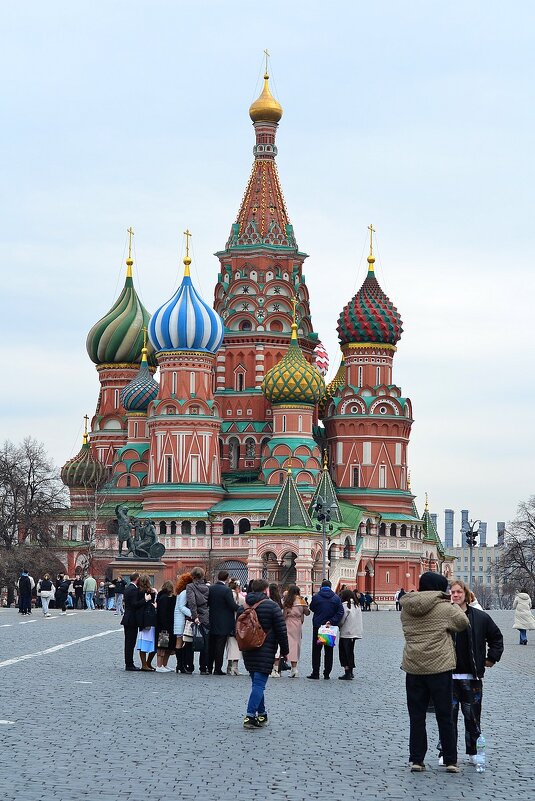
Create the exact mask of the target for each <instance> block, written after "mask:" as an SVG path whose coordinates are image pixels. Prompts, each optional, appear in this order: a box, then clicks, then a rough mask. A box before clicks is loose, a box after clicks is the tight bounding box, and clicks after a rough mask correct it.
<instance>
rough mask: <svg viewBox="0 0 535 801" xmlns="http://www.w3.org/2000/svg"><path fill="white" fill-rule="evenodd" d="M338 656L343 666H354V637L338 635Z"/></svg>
mask: <svg viewBox="0 0 535 801" xmlns="http://www.w3.org/2000/svg"><path fill="white" fill-rule="evenodd" d="M338 658H339V659H340V664H341V665H342V667H343V668H348V669H349V670H354V668H355V637H340V639H339V640H338Z"/></svg>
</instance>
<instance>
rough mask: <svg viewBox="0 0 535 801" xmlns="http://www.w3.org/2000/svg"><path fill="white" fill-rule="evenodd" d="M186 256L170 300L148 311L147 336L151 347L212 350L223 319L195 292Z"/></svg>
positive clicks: (218, 339)
mask: <svg viewBox="0 0 535 801" xmlns="http://www.w3.org/2000/svg"><path fill="white" fill-rule="evenodd" d="M190 263H191V259H190V258H189V257H188V256H186V258H185V259H184V264H185V266H186V269H185V270H184V278H183V279H182V283H181V285H180V287H179V288H178V290H177V291H176V292H175V294H174V295H173V297H172V298H171V300H168V301H167V303H164V305H163V306H160V308H159V309H158V310H157V311H156V312H155V313H154V314H153V315H152V317H151V319H150V323H149V339H150V341H151V342H152V345H153V347H154V350H155V351H162V350H200V351H207V352H208V353H215V352H216V351H217V350H218V349H219V347H220V346H221V343H222V341H223V320H222V319H221V317H220V316H219V314H217V313H216V312H215V311H214V310H213V309H211V308H210V306H208V305H207V304H206V303H205V302H204V300H203V299H202V298H201V297H200V295H199V294H198V293H197V292H196V290H195V288H194V286H193V284H192V283H191V278H190V274H189V265H190Z"/></svg>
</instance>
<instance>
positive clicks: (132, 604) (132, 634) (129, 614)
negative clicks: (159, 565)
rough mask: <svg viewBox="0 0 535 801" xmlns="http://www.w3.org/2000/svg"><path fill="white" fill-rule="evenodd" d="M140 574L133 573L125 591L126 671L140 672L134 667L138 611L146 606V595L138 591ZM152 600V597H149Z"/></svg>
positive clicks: (123, 620)
mask: <svg viewBox="0 0 535 801" xmlns="http://www.w3.org/2000/svg"><path fill="white" fill-rule="evenodd" d="M138 581H139V573H132V575H131V576H130V584H129V585H128V586H127V588H126V589H125V591H124V615H123V617H122V619H121V625H122V626H124V665H125V667H124V669H125V670H139V668H138V667H136V666H135V665H134V648H135V647H136V639H137V632H138V625H137V610H138V609H141V607H142V606H144V604H145V599H146V595H145V594H144V593H142V592H141V591H140V590H138V586H137V584H138ZM149 598H150V595H149Z"/></svg>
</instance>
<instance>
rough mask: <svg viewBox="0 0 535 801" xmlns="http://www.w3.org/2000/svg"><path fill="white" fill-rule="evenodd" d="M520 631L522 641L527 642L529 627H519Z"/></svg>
mask: <svg viewBox="0 0 535 801" xmlns="http://www.w3.org/2000/svg"><path fill="white" fill-rule="evenodd" d="M518 633H519V634H520V642H527V641H528V632H527V629H518Z"/></svg>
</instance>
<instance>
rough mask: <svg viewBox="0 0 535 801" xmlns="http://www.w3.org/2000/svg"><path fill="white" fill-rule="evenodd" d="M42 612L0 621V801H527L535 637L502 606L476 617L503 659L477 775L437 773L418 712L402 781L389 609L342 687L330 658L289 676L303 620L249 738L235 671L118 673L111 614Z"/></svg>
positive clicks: (369, 628)
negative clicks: (490, 626)
mask: <svg viewBox="0 0 535 801" xmlns="http://www.w3.org/2000/svg"><path fill="white" fill-rule="evenodd" d="M52 614H53V615H54V617H53V618H51V619H47V620H45V619H44V618H43V617H42V614H41V613H40V611H39V610H37V611H34V613H33V615H32V617H31V618H30V619H29V620H28V619H21V616H20V615H19V614H18V613H17V612H16V611H15V610H5V609H4V610H1V611H0V682H1V684H0V686H1V696H0V699H1V700H0V788H1V790H2V801H14V800H15V798H16V799H17V801H56V799H58V801H59V799H61V801H70V799H91V800H92V801H139V799H141V798H145V799H150V801H164V799H165V800H166V801H167V799H170V798H179V799H180V798H181V799H185V801H189V799H194V798H198V799H202V801H227V800H228V801H231V799H232V801H236V799H243V800H244V801H266V798H271V799H273V801H310V800H311V799H320V798H321V799H324V798H333V799H344V798H359V799H362V801H368V800H369V799H381V801H383V799H391V801H397V800H398V799H400V801H401V799H415V801H418V800H419V799H422V801H423V799H433V800H434V799H437V801H438V799H440V801H444V799H447V798H450V799H458V798H461V799H462V798H467V799H470V801H480V800H481V801H483V799H485V801H487V799H489V798H492V799H493V801H506V799H507V801H524V800H526V801H527V800H528V799H530V801H531V799H532V798H533V795H534V792H535V791H534V784H533V754H534V753H535V726H534V721H533V688H534V679H535V637H533V638H532V640H533V641H532V642H530V643H529V645H528V647H527V648H520V647H519V646H518V645H517V638H518V635H517V632H516V631H513V629H512V628H511V626H512V622H513V613H512V612H493V613H492V615H493V617H494V619H495V620H496V622H497V623H498V625H499V626H500V627H501V628H502V631H503V633H504V637H505V647H506V649H505V654H504V657H503V659H502V661H501V662H500V664H499V665H497V666H496V667H494V668H493V669H492V670H490V671H488V672H487V677H486V679H485V684H484V700H483V728H484V733H485V735H486V738H487V762H488V767H487V771H486V773H484V774H477V773H476V772H475V769H474V768H473V767H471V766H468V765H466V764H464V763H462V762H461V759H460V764H462V770H461V773H460V775H457V776H455V775H454V776H451V775H446V774H445V773H444V772H443V769H439V768H438V765H437V759H436V751H435V749H434V745H435V742H436V732H437V729H436V723H435V721H434V719H429V718H428V734H429V742H430V745H431V748H430V751H429V752H428V755H427V759H426V763H427V765H428V770H427V772H426V773H423V774H411V773H410V772H409V769H408V762H407V760H408V746H407V742H408V717H407V712H406V707H405V696H404V673H403V672H402V671H401V670H400V668H399V664H400V661H401V651H402V647H403V637H402V634H401V627H400V624H399V615H398V614H397V613H395V612H379V613H373V612H372V613H367V614H365V615H364V639H363V640H362V641H361V642H360V643H357V647H356V656H357V670H356V675H357V678H356V679H355V681H353V682H339V681H338V680H337V678H336V677H337V675H339V672H338V670H337V666H338V659H337V654H336V656H335V669H334V670H333V674H332V677H331V680H330V681H328V682H326V681H323V680H320V681H317V682H313V681H307V679H306V678H304V677H305V676H306V674H307V673H308V672H310V638H311V623H310V620H308V621H306V622H305V641H304V645H303V654H304V655H303V659H302V662H301V664H300V671H301V677H300V678H297V679H290V678H288V677H287V676H283V677H282V678H280V679H270V680H269V682H268V687H267V696H266V697H267V707H268V712H269V715H270V725H269V727H268V728H266V729H263V730H258V731H245V730H244V729H243V728H242V725H241V724H242V718H243V715H244V711H245V702H246V699H247V695H248V690H249V684H250V682H249V679H248V677H247V676H242V677H236V678H235V677H226V676H225V677H215V676H209V677H203V676H200V675H199V674H198V673H196V674H195V675H193V676H181V675H180V676H179V675H176V674H175V673H169V674H167V675H165V674H158V673H152V674H145V673H143V674H139V673H125V672H124V670H123V662H122V648H123V635H122V629H120V627H119V623H118V621H119V618H118V617H116V616H114V615H113V614H112V613H111V612H77V613H75V614H70V615H66V616H62V617H61V616H58V613H57V612H53V613H52ZM119 629H120V630H119ZM95 635H97V636H95ZM58 646H60V647H58ZM63 646H65V647H63ZM31 655H35V656H31ZM24 656H28V657H29V658H27V659H24V660H20V661H19V658H20V657H24ZM173 661H174V660H173ZM240 670H242V671H243V665H242V664H241V663H240ZM340 673H341V671H340ZM462 751H463V742H462V741H461V738H460V753H461V754H462Z"/></svg>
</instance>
